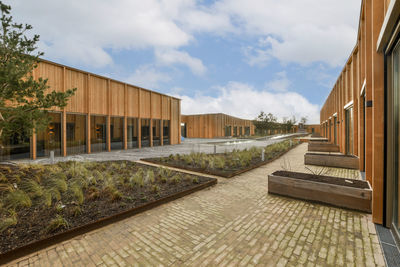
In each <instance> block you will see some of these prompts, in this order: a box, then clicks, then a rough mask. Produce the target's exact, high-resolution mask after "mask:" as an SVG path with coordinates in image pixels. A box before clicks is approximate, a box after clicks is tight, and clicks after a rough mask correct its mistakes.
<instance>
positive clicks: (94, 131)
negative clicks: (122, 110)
mask: <svg viewBox="0 0 400 267" xmlns="http://www.w3.org/2000/svg"><path fill="white" fill-rule="evenodd" d="M106 122H107V118H106V117H105V116H95V115H92V116H90V147H91V151H92V152H100V151H106V150H107V123H106Z"/></svg>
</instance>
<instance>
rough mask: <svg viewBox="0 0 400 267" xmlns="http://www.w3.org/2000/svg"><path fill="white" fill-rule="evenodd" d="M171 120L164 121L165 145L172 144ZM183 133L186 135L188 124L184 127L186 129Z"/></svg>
mask: <svg viewBox="0 0 400 267" xmlns="http://www.w3.org/2000/svg"><path fill="white" fill-rule="evenodd" d="M169 135H170V121H169V120H165V121H163V144H164V145H170V144H171V140H170V136H169ZM182 135H183V136H184V137H186V124H185V127H184V131H183V132H182Z"/></svg>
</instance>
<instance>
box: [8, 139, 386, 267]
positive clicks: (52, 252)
mask: <svg viewBox="0 0 400 267" xmlns="http://www.w3.org/2000/svg"><path fill="white" fill-rule="evenodd" d="M305 151H306V145H305V144H303V145H300V146H299V147H297V148H295V149H293V150H292V151H290V152H289V153H288V154H286V155H285V156H284V157H283V158H281V159H279V160H276V161H274V162H272V163H270V164H267V165H265V166H263V167H260V168H258V169H255V170H253V171H250V172H247V173H245V174H242V175H240V176H237V177H235V178H232V179H223V178H221V179H219V184H218V185H216V186H214V187H212V188H210V189H206V190H203V191H200V192H197V193H194V194H192V195H189V196H186V197H184V198H182V199H178V200H176V201H173V202H170V203H167V204H165V205H162V206H160V207H157V208H154V209H152V210H150V211H147V212H145V213H142V214H139V215H136V216H133V217H131V218H128V219H125V220H123V221H120V222H118V223H115V224H112V225H109V226H106V227H104V228H101V229H98V230H96V231H93V232H90V233H87V234H84V235H81V236H78V237H76V238H74V239H72V240H68V241H65V242H63V243H60V244H57V245H55V246H52V247H50V248H48V249H45V250H42V251H39V252H38V253H34V254H32V255H29V256H27V257H25V258H22V259H19V260H17V261H14V262H13V263H11V264H10V265H12V266H17V265H18V266H25V265H28V264H29V265H32V266H62V265H64V266H163V265H164V266H384V264H385V263H384V260H383V256H382V251H381V248H380V245H379V241H378V238H377V235H376V231H375V227H374V224H373V223H372V222H371V216H370V215H368V214H364V213H359V212H354V211H348V210H344V209H339V208H334V207H329V206H324V205H319V204H314V203H308V202H304V201H299V200H294V199H290V198H285V197H279V196H274V195H268V193H267V189H268V179H267V175H268V173H271V172H273V171H275V170H277V169H280V168H281V165H282V164H283V163H284V162H285V161H290V163H291V168H292V169H293V170H300V171H302V170H304V165H303V162H302V161H303V154H304V153H305ZM327 171H328V172H330V174H334V175H339V174H342V175H345V176H346V177H353V176H357V173H356V174H354V171H344V170H341V169H336V168H335V169H332V168H330V169H329V170H327Z"/></svg>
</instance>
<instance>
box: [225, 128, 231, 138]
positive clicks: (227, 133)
mask: <svg viewBox="0 0 400 267" xmlns="http://www.w3.org/2000/svg"><path fill="white" fill-rule="evenodd" d="M225 136H232V126H225Z"/></svg>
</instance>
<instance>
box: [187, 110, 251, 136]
mask: <svg viewBox="0 0 400 267" xmlns="http://www.w3.org/2000/svg"><path fill="white" fill-rule="evenodd" d="M182 123H186V137H188V138H216V137H224V136H225V126H231V135H230V136H233V135H234V134H233V129H234V127H238V130H237V133H238V134H239V127H242V135H244V129H245V127H250V135H254V129H255V127H254V125H253V122H252V121H251V120H244V119H239V118H235V117H232V116H229V115H226V114H222V113H218V114H199V115H182Z"/></svg>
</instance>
